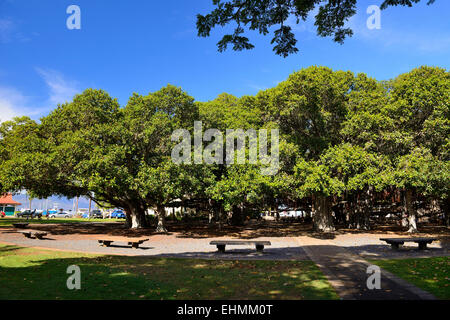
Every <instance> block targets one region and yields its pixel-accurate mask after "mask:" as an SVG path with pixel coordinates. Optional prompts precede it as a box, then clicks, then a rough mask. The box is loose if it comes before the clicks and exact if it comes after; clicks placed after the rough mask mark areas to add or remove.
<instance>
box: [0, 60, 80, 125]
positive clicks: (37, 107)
mask: <svg viewBox="0 0 450 320" xmlns="http://www.w3.org/2000/svg"><path fill="white" fill-rule="evenodd" d="M36 71H37V72H38V73H39V75H40V76H41V77H42V79H43V80H44V81H45V83H46V85H47V86H48V88H49V92H48V98H47V100H46V101H40V102H36V101H32V99H30V97H28V96H25V95H24V94H23V93H22V92H21V91H19V90H17V89H16V88H13V87H9V86H2V85H0V122H2V121H8V120H11V119H12V118H14V117H19V116H24V115H26V116H30V117H32V116H39V115H42V114H44V113H46V112H48V111H49V109H53V108H55V107H56V106H57V105H58V104H62V103H64V102H68V101H72V99H73V97H74V95H75V94H77V93H78V92H79V90H78V83H77V82H76V81H72V80H68V79H67V78H66V77H64V76H63V75H62V74H61V73H60V72H57V71H55V70H49V69H41V68H36ZM33 100H34V99H33Z"/></svg>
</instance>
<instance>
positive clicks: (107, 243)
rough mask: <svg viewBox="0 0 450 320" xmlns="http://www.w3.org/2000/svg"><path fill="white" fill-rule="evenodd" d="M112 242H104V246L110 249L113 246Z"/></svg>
mask: <svg viewBox="0 0 450 320" xmlns="http://www.w3.org/2000/svg"><path fill="white" fill-rule="evenodd" d="M111 242H112V241H103V244H104V245H105V246H106V247H109V246H110V245H111Z"/></svg>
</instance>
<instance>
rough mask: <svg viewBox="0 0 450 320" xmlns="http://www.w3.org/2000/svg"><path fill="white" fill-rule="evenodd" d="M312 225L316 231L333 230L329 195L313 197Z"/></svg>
mask: <svg viewBox="0 0 450 320" xmlns="http://www.w3.org/2000/svg"><path fill="white" fill-rule="evenodd" d="M313 202H314V205H313V212H314V215H313V225H314V230H315V231H318V232H333V231H334V230H335V228H334V223H333V217H332V216H331V201H330V198H329V197H324V196H314V197H313Z"/></svg>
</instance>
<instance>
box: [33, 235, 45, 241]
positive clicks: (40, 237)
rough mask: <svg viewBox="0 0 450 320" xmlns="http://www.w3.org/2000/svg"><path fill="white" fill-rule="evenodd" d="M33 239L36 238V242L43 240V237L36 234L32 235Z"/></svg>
mask: <svg viewBox="0 0 450 320" xmlns="http://www.w3.org/2000/svg"><path fill="white" fill-rule="evenodd" d="M34 236H35V237H36V239H38V240H42V239H43V238H44V236H43V235H40V234H36V235H34Z"/></svg>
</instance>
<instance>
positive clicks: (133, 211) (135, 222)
mask: <svg viewBox="0 0 450 320" xmlns="http://www.w3.org/2000/svg"><path fill="white" fill-rule="evenodd" d="M146 210H147V209H146V208H138V207H134V206H129V207H128V208H125V213H126V225H127V227H128V228H131V229H144V228H147V227H148V223H147V219H146V217H145V212H146Z"/></svg>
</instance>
